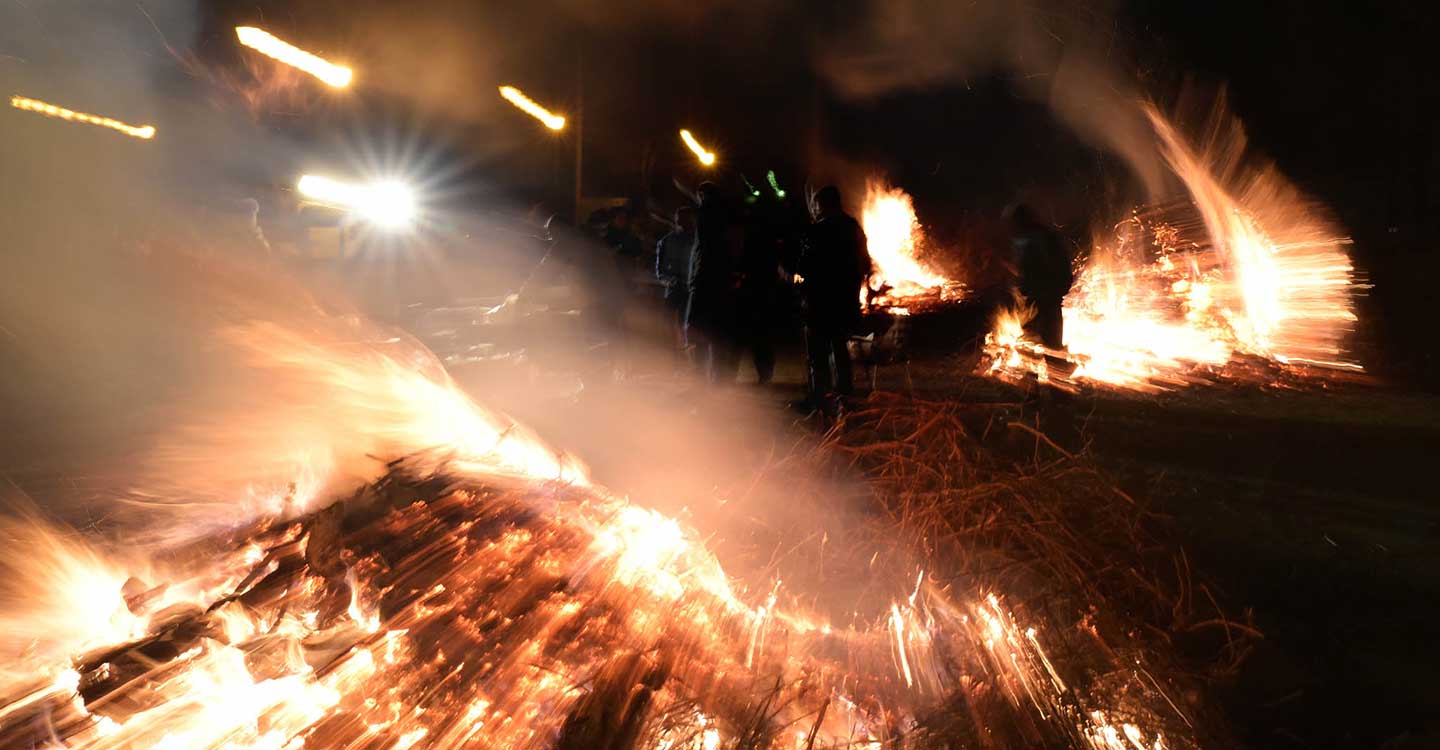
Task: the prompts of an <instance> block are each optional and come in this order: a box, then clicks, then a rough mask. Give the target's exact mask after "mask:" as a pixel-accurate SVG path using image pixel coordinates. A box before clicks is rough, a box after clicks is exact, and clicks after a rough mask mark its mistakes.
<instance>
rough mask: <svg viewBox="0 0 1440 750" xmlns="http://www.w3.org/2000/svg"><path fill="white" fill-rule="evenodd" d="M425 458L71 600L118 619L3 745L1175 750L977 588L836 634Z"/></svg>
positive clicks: (635, 526) (608, 500)
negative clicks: (1091, 690) (969, 594)
mask: <svg viewBox="0 0 1440 750" xmlns="http://www.w3.org/2000/svg"><path fill="white" fill-rule="evenodd" d="M433 458H434V457H431V456H424V457H416V458H414V459H411V460H406V461H401V462H397V463H396V464H394V466H393V468H392V471H391V472H390V473H389V474H387V475H386V476H385V477H384V478H383V479H381V480H380V481H378V482H376V483H374V484H372V485H369V486H367V487H365V488H364V489H362V490H361V491H359V492H358V493H357V494H355V495H354V496H353V497H350V498H348V499H346V500H344V501H341V502H338V503H335V504H333V505H330V506H328V507H326V508H324V509H322V510H319V511H315V512H312V513H308V514H304V515H301V516H297V517H294V518H290V519H278V518H266V519H262V520H260V521H257V522H256V523H254V524H252V525H249V526H248V527H246V528H243V529H240V530H237V531H236V532H234V533H232V534H227V535H224V536H223V537H215V538H209V539H205V540H203V541H200V542H196V543H193V544H191V545H188V546H187V547H186V548H185V549H183V550H173V551H171V552H170V553H169V556H170V557H171V560H169V563H168V565H169V566H170V567H173V568H174V569H176V570H181V569H183V570H185V571H187V572H188V573H189V575H190V577H189V578H181V577H177V576H172V577H169V578H154V579H143V578H140V577H138V576H132V577H128V578H125V579H121V578H120V577H119V576H120V575H121V574H122V571H119V570H111V571H108V573H109V575H110V578H109V582H110V583H113V584H117V585H116V588H115V590H114V591H104V590H96V591H93V592H92V593H93V594H95V595H96V596H97V597H100V598H101V601H119V602H122V604H123V608H122V609H118V610H117V611H114V612H104V611H103V610H104V607H102V606H99V605H100V604H101V601H96V602H91V603H90V610H89V612H88V613H85V614H92V615H95V614H103V615H105V616H106V617H108V623H106V624H107V625H108V626H110V627H113V628H114V630H111V631H110V632H109V633H107V635H108V638H106V639H103V640H102V642H98V643H88V644H85V645H86V648H84V649H81V650H77V651H76V652H74V653H71V654H68V655H63V656H62V655H59V654H55V655H52V657H53V658H52V659H49V660H41V661H39V662H38V663H36V664H34V665H33V667H32V668H34V669H35V671H34V672H32V673H31V674H30V675H29V676H28V679H19V678H18V676H16V675H14V674H12V679H10V680H8V681H7V682H8V684H7V686H6V690H7V692H6V693H5V698H4V708H3V709H0V711H3V714H0V747H5V748H20V747H26V748H28V747H34V746H37V745H42V744H46V743H47V742H48V743H52V744H54V745H56V746H62V745H63V746H66V747H86V748H110V747H117V748H118V747H134V746H149V747H176V748H202V747H225V748H298V747H311V748H360V747H366V748H370V747H376V748H397V747H398V748H412V747H447V748H448V747H517V748H518V747H561V748H566V747H573V748H593V747H612V748H628V747H646V748H674V747H694V748H715V747H722V746H723V747H834V746H852V745H860V746H866V747H880V746H895V745H903V746H913V747H926V746H930V745H932V744H934V743H937V742H942V741H948V740H953V739H954V738H957V737H964V738H969V741H970V742H974V743H976V745H977V746H981V747H985V746H994V747H1006V746H1012V745H1013V744H1015V743H1024V744H1032V743H1036V742H1039V743H1042V744H1043V745H1045V746H1056V747H1060V746H1076V747H1085V746H1093V747H1101V748H1106V747H1120V746H1131V745H1128V744H1126V743H1127V742H1130V741H1133V742H1136V743H1139V746H1140V747H1144V748H1146V749H1147V750H1148V749H1149V748H1152V747H1156V748H1158V747H1177V746H1178V747H1183V746H1185V745H1186V742H1185V741H1184V740H1182V739H1180V738H1178V737H1176V736H1175V735H1173V734H1167V735H1163V736H1162V735H1161V734H1160V733H1158V732H1157V731H1156V729H1155V727H1154V726H1150V725H1146V724H1142V723H1139V722H1141V721H1144V720H1146V719H1149V720H1152V721H1153V720H1154V717H1153V716H1150V715H1143V718H1142V714H1138V713H1137V708H1136V706H1139V705H1141V704H1139V703H1137V702H1136V693H1137V691H1138V692H1139V693H1143V694H1145V695H1146V696H1148V695H1149V694H1150V693H1152V692H1153V689H1152V688H1151V687H1150V686H1149V685H1147V684H1145V683H1144V682H1138V683H1136V684H1131V685H1124V684H1118V683H1117V684H1116V685H1113V686H1109V687H1107V688H1106V689H1107V690H1111V689H1113V690H1115V691H1116V692H1115V694H1114V695H1113V696H1107V697H1108V698H1111V699H1114V700H1116V701H1117V703H1116V704H1115V705H1114V706H1113V707H1110V706H1107V707H1106V708H1100V707H1098V706H1095V705H1091V704H1090V703H1089V700H1088V699H1082V698H1081V697H1080V696H1081V691H1080V690H1079V689H1077V688H1076V687H1072V685H1073V684H1074V683H1073V682H1070V681H1072V680H1075V679H1077V677H1078V676H1080V675H1082V674H1083V671H1084V670H1082V669H1080V665H1078V664H1076V665H1067V664H1058V665H1057V664H1056V663H1055V662H1054V661H1052V659H1051V657H1050V656H1048V655H1047V649H1046V647H1045V646H1044V645H1042V643H1043V641H1042V640H1041V639H1042V637H1043V638H1044V639H1045V640H1051V641H1052V642H1053V641H1060V642H1064V641H1068V640H1071V639H1070V638H1067V637H1064V636H1063V635H1061V634H1053V633H1045V634H1043V636H1042V635H1041V634H1040V633H1038V632H1037V630H1036V629H1035V628H1033V627H1030V628H1027V627H1025V626H1023V625H1021V624H1020V623H1019V622H1018V621H1017V620H1016V618H1015V615H1014V614H1013V613H1011V612H1010V610H1009V609H1008V608H1007V606H1006V605H1005V604H1004V602H1003V600H1001V599H1000V598H999V596H998V595H996V594H993V593H992V594H988V595H983V596H981V597H980V598H979V599H978V600H976V601H973V602H961V601H954V600H952V599H951V598H950V596H949V595H948V594H947V592H945V591H944V590H943V589H942V588H940V587H937V586H935V584H934V583H933V582H929V581H917V582H916V584H915V588H914V590H913V591H912V593H911V595H910V596H909V597H908V598H902V599H900V600H898V601H895V602H893V603H892V604H891V606H890V610H889V616H888V617H886V618H884V619H882V620H881V621H880V622H877V623H875V624H874V625H873V626H872V627H868V628H860V629H840V628H832V627H830V626H829V625H826V624H823V623H821V622H818V621H815V620H812V619H810V618H807V617H806V616H804V615H802V614H798V613H795V612H791V611H787V610H786V609H785V608H783V607H780V606H777V596H776V591H774V590H772V591H771V592H770V594H769V596H768V598H766V599H765V600H764V602H763V603H762V604H760V605H758V606H757V605H751V604H747V603H745V602H744V601H743V598H742V597H740V596H739V595H737V594H736V593H735V592H733V591H732V590H731V588H730V582H729V581H728V580H727V579H726V577H725V576H724V573H723V571H721V570H720V568H719V566H718V563H717V562H716V561H715V559H714V557H713V556H711V555H710V554H709V553H708V552H707V551H706V550H705V549H704V547H703V546H701V545H700V544H699V543H698V540H697V538H696V536H695V534H694V532H693V531H692V530H689V529H685V528H683V527H682V526H680V525H679V524H677V522H675V521H674V520H671V519H669V518H666V517H664V516H661V515H659V514H656V513H653V512H651V511H648V510H644V509H641V508H638V507H635V506H632V505H628V504H626V503H624V502H623V501H621V500H618V499H616V498H613V497H609V496H607V495H605V494H604V493H603V492H601V491H598V490H594V489H587V488H584V487H578V486H574V485H562V484H553V483H547V484H532V483H524V482H513V481H504V480H494V479H485V478H479V477H475V476H471V475H467V474H465V473H464V472H458V473H457V472H455V471H454V468H453V466H452V465H450V464H447V463H445V462H438V463H437V462H436V461H434V460H433ZM55 562H57V563H62V564H63V565H68V566H70V570H71V571H72V573H74V574H75V575H76V576H83V575H85V574H87V573H93V575H95V576H97V579H96V580H93V581H92V583H94V584H96V585H98V584H99V583H100V582H101V580H103V579H101V578H99V577H100V576H103V575H105V571H84V570H80V569H79V568H78V567H77V566H84V565H86V564H94V563H96V562H98V560H95V559H93V558H91V559H89V560H87V559H85V558H84V557H83V556H78V555H77V556H75V557H72V558H71V559H69V560H64V561H61V560H56V561H55ZM777 589H778V585H777ZM78 614H82V613H77V615H78ZM38 655H39V654H38V653H32V654H26V655H24V657H23V658H22V660H21V661H22V663H29V662H31V660H32V659H33V658H34V657H36V656H38ZM13 666H19V665H13ZM1106 679H1107V680H1116V675H1114V674H1111V675H1109V676H1108V677H1107V678H1106ZM1119 682H1120V683H1123V682H1126V680H1124V679H1123V676H1122V679H1120V680H1119ZM1116 743H1119V744H1116Z"/></svg>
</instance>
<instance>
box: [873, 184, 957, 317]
mask: <svg viewBox="0 0 1440 750" xmlns="http://www.w3.org/2000/svg"><path fill="white" fill-rule="evenodd" d="M860 224H861V226H862V227H864V229H865V239H866V240H867V241H868V243H869V249H870V261H871V263H872V264H873V265H874V271H873V273H872V274H871V278H870V289H869V290H868V291H862V294H863V295H864V296H866V297H870V298H871V301H874V302H876V303H878V304H898V303H900V302H902V301H904V300H906V299H911V298H916V297H926V296H933V297H939V298H942V299H953V298H955V297H957V296H958V295H959V294H960V292H961V287H960V284H958V283H957V282H955V281H953V280H951V279H948V278H946V277H945V275H944V274H942V273H940V272H939V271H936V270H935V269H934V268H932V267H931V266H929V265H928V264H926V263H924V262H922V261H921V260H920V258H919V254H920V251H921V250H922V249H923V248H924V245H925V231H924V229H923V228H922V227H921V226H920V220H919V219H917V218H916V216H915V206H914V203H913V202H912V201H911V199H910V196H909V195H908V194H907V193H906V192H905V191H904V190H901V189H899V188H892V187H890V186H888V185H886V184H885V183H884V182H883V181H881V180H878V179H871V180H869V181H867V182H866V184H865V204H864V207H863V209H862V210H861V213H860Z"/></svg>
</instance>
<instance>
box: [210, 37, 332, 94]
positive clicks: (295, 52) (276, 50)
mask: <svg viewBox="0 0 1440 750" xmlns="http://www.w3.org/2000/svg"><path fill="white" fill-rule="evenodd" d="M235 36H236V37H237V38H239V39H240V43H241V44H243V45H245V46H246V47H249V48H250V49H253V50H255V51H256V52H259V53H260V54H262V55H265V56H267V57H270V58H273V59H275V60H278V61H280V62H282V63H285V64H286V65H289V66H290V67H292V68H297V69H299V70H303V71H305V72H306V73H309V74H310V75H312V76H315V77H316V78H319V79H320V80H321V81H324V82H325V83H326V84H327V85H329V86H331V87H333V88H337V89H343V88H345V87H346V86H349V85H350V81H351V79H352V78H353V77H354V71H352V70H350V69H349V68H347V67H345V66H344V65H336V64H335V63H332V62H330V61H329V60H325V59H323V58H321V57H318V56H316V55H312V54H310V53H309V52H306V51H305V50H303V49H300V48H299V47H296V46H295V45H293V44H290V43H289V42H286V41H285V40H283V39H280V38H279V37H276V36H275V35H274V34H271V33H270V32H268V31H265V30H264V29H257V28H255V27H254V26H236V27H235Z"/></svg>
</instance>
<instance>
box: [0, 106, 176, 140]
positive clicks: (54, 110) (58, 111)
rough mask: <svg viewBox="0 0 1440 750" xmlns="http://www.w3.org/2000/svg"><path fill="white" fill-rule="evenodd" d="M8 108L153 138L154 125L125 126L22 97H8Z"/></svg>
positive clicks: (115, 121)
mask: <svg viewBox="0 0 1440 750" xmlns="http://www.w3.org/2000/svg"><path fill="white" fill-rule="evenodd" d="M10 106H12V107H14V108H16V109H22V110H25V111H26V112H35V113H37V114H42V115H45V116H46V117H55V118H59V119H61V120H68V121H70V122H83V123H87V124H89V125H98V126H100V127H102V128H109V129H111V130H115V131H118V132H121V133H124V134H125V135H128V136H131V137H133V138H140V139H142V140H147V141H148V140H150V139H151V138H154V137H155V126H154V125H127V124H125V123H123V122H120V121H119V120H112V119H110V118H109V117H101V116H99V115H87V114H85V113H84V112H76V111H75V110H73V109H65V108H64V107H58V106H56V105H54V104H48V103H46V102H42V101H40V100H39V99H29V98H27V97H23V96H12V97H10Z"/></svg>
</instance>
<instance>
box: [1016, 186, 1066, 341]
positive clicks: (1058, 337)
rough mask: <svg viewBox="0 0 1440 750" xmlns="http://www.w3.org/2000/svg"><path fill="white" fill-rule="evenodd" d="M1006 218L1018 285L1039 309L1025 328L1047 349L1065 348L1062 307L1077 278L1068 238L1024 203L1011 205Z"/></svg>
mask: <svg viewBox="0 0 1440 750" xmlns="http://www.w3.org/2000/svg"><path fill="white" fill-rule="evenodd" d="M1005 219H1006V220H1007V221H1008V222H1009V224H1010V248H1011V252H1012V253H1013V254H1014V256H1013V257H1014V270H1015V274H1016V277H1017V278H1016V289H1017V291H1019V293H1020V296H1021V297H1023V298H1024V299H1025V302H1026V304H1028V305H1030V306H1031V307H1033V308H1034V309H1035V316H1034V317H1033V318H1031V320H1030V322H1029V323H1027V324H1026V325H1025V330H1026V331H1028V332H1029V333H1030V334H1031V335H1033V336H1035V337H1036V338H1038V339H1039V340H1040V343H1042V344H1044V345H1045V347H1046V348H1047V349H1055V350H1059V349H1063V348H1064V347H1065V318H1064V315H1063V314H1062V312H1061V309H1062V307H1063V304H1064V302H1065V295H1066V294H1068V293H1069V292H1070V284H1071V283H1073V282H1074V272H1073V270H1072V269H1071V258H1070V252H1069V250H1067V249H1066V242H1065V239H1064V238H1063V237H1061V236H1060V233H1059V232H1058V231H1056V230H1055V228H1054V227H1052V226H1050V225H1048V224H1045V223H1044V222H1041V221H1040V220H1039V219H1037V218H1036V217H1035V214H1034V213H1033V212H1032V211H1031V210H1030V208H1029V207H1028V206H1026V205H1024V204H1023V203H1015V204H1012V205H1010V206H1008V207H1007V208H1006V209H1005Z"/></svg>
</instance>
